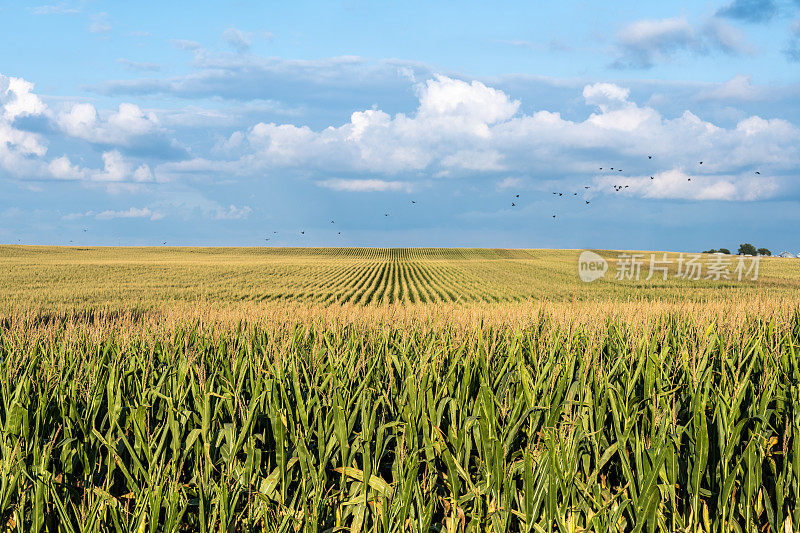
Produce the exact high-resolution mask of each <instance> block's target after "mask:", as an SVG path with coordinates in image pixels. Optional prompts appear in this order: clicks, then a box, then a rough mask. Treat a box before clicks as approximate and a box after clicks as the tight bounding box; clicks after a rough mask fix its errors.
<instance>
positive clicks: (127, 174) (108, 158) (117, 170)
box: [91, 150, 153, 182]
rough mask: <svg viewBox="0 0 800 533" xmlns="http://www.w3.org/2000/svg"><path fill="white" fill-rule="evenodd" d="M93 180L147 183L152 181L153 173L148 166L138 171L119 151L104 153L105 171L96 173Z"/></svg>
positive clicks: (140, 166) (139, 168) (138, 168)
mask: <svg viewBox="0 0 800 533" xmlns="http://www.w3.org/2000/svg"><path fill="white" fill-rule="evenodd" d="M91 179H92V180H93V181H99V182H127V181H134V182H146V181H152V179H153V173H152V172H151V171H150V167H149V166H147V165H146V164H142V165H139V166H138V167H137V168H136V169H134V168H133V165H132V164H131V163H130V162H128V161H127V160H126V159H125V158H124V157H123V156H122V154H121V153H119V152H118V151H117V150H112V151H110V152H104V153H103V170H102V171H97V172H95V173H94V174H93V175H92V176H91Z"/></svg>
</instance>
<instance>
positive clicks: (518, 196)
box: [516, 172, 758, 198]
mask: <svg viewBox="0 0 800 533" xmlns="http://www.w3.org/2000/svg"><path fill="white" fill-rule="evenodd" d="M756 174H758V172H756ZM516 197H517V198H519V194H518V195H517V196H516Z"/></svg>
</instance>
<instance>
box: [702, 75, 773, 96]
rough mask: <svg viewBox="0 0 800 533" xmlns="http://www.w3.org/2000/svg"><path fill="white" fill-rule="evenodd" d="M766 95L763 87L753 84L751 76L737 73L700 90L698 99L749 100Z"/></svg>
mask: <svg viewBox="0 0 800 533" xmlns="http://www.w3.org/2000/svg"><path fill="white" fill-rule="evenodd" d="M765 97H766V93H765V91H764V89H763V88H761V87H756V86H755V85H753V77H752V76H744V75H741V74H737V75H736V76H734V77H733V78H731V79H730V80H728V81H726V82H725V83H719V84H714V86H713V87H710V88H708V89H705V90H703V91H701V92H700V94H699V95H698V99H700V100H738V101H751V100H759V99H762V98H765Z"/></svg>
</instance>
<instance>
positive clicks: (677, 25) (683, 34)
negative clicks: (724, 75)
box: [611, 17, 752, 69]
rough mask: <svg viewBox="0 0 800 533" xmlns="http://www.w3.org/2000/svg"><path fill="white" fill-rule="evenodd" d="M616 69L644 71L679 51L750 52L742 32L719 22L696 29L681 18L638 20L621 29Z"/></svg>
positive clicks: (711, 22)
mask: <svg viewBox="0 0 800 533" xmlns="http://www.w3.org/2000/svg"><path fill="white" fill-rule="evenodd" d="M617 38H618V40H619V45H618V51H619V55H618V57H617V59H616V60H615V61H614V62H613V63H612V64H611V66H612V67H613V68H618V69H627V68H633V69H647V68H651V67H653V66H654V65H655V64H656V63H658V62H665V61H671V60H672V59H673V58H674V57H675V56H676V55H677V54H678V53H680V52H689V53H692V54H695V55H708V54H709V53H711V52H712V51H715V50H716V51H721V52H723V53H726V54H729V55H741V54H746V53H751V52H752V47H751V46H750V45H749V44H748V43H747V42H746V39H745V36H744V33H742V32H741V31H739V30H737V29H735V28H733V27H731V26H729V25H728V24H726V23H724V22H722V21H720V20H709V21H707V22H706V23H705V24H704V25H703V26H702V27H701V28H699V29H698V28H695V27H694V26H693V25H692V24H690V23H689V21H688V20H686V18H684V17H673V18H664V19H643V20H637V21H635V22H633V23H631V24H629V25H627V26H625V27H624V28H622V30H620V32H619V33H618V35H617Z"/></svg>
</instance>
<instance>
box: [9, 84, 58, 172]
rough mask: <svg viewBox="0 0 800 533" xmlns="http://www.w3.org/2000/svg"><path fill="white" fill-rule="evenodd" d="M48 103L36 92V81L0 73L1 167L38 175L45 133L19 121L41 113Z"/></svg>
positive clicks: (11, 170) (44, 146) (40, 170)
mask: <svg viewBox="0 0 800 533" xmlns="http://www.w3.org/2000/svg"><path fill="white" fill-rule="evenodd" d="M46 109H47V106H46V105H45V104H44V103H43V102H42V100H41V99H40V98H39V97H38V96H37V95H36V94H34V93H33V84H32V83H30V82H28V81H26V80H24V79H22V78H14V77H10V76H4V75H2V74H0V171H2V170H4V171H6V172H8V173H9V174H10V175H15V176H24V175H31V174H33V175H35V174H39V173H41V172H42V168H41V165H40V164H39V158H41V157H44V155H45V154H46V153H47V147H46V145H45V141H44V139H43V138H42V136H40V135H38V134H36V133H33V132H30V131H25V130H22V129H19V128H17V127H16V122H17V121H18V120H19V119H21V118H24V117H31V116H38V115H41V114H42V113H44V112H45V110H46Z"/></svg>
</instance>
